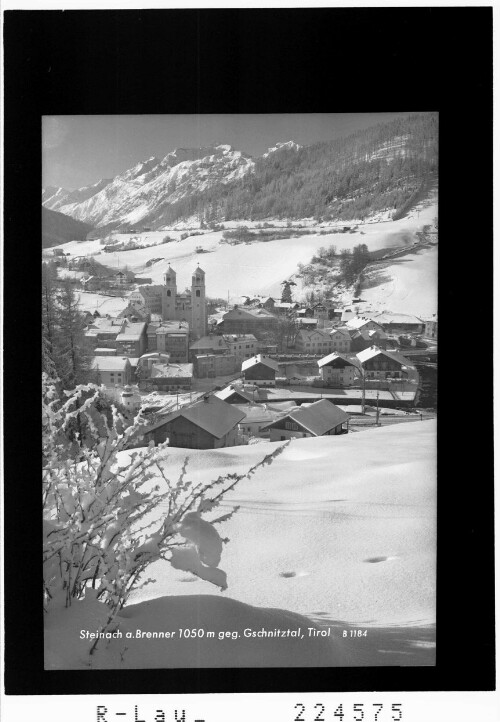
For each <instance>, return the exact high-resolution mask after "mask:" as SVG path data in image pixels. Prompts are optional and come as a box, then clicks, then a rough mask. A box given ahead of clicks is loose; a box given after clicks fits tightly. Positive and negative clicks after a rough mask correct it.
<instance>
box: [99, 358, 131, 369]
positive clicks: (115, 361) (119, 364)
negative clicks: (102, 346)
mask: <svg viewBox="0 0 500 722" xmlns="http://www.w3.org/2000/svg"><path fill="white" fill-rule="evenodd" d="M127 365H130V360H129V359H128V358H126V357H125V356H95V357H94V359H93V360H92V368H98V369H99V371H124V370H125V369H126V367H127Z"/></svg>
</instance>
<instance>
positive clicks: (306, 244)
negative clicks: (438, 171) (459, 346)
mask: <svg viewBox="0 0 500 722" xmlns="http://www.w3.org/2000/svg"><path fill="white" fill-rule="evenodd" d="M436 216H437V197H436V196H435V195H434V196H433V197H432V198H431V199H430V201H428V202H426V203H423V204H420V205H419V206H417V207H416V208H415V209H413V210H412V212H411V213H410V214H409V215H408V216H407V217H406V218H402V219H401V220H399V221H390V220H386V221H381V222H374V221H373V219H371V220H369V221H367V222H366V223H360V224H359V227H358V229H357V231H356V232H354V233H334V232H332V233H327V234H324V235H319V234H312V235H304V236H301V237H298V238H286V239H281V240H275V241H269V242H252V243H250V244H239V245H234V246H230V245H227V244H221V243H220V241H221V239H222V233H223V231H212V232H208V233H205V232H204V233H203V234H202V235H197V236H191V237H189V238H185V239H184V240H182V241H181V240H180V235H181V232H180V231H179V230H169V229H166V230H162V231H155V232H147V233H142V234H113V237H114V238H116V239H117V240H119V241H126V240H128V239H130V238H137V237H138V236H139V237H140V239H141V243H142V244H149V243H151V244H158V245H152V246H149V247H145V248H139V249H136V250H133V251H117V252H116V253H104V252H103V246H101V245H100V243H99V241H98V240H93V241H83V242H77V241H72V242H70V243H66V244H64V245H63V246H60V248H64V251H65V252H66V253H70V254H71V256H72V257H74V256H85V255H89V256H95V255H96V254H97V257H98V260H99V261H100V262H102V263H104V264H105V265H108V266H110V267H113V268H123V267H124V266H127V267H128V268H129V269H130V270H131V271H133V272H134V273H136V274H137V275H139V276H142V277H146V278H151V279H152V282H153V283H163V274H164V273H165V271H166V270H167V268H168V265H169V263H171V265H172V267H173V268H174V270H175V271H176V272H177V281H178V286H179V290H182V289H183V288H184V287H185V286H190V284H191V274H192V272H193V271H194V269H195V268H196V265H197V264H198V263H199V264H200V266H201V267H202V268H203V270H204V271H205V272H206V279H207V295H208V296H211V297H221V298H227V296H228V293H229V297H230V300H231V301H232V302H237V299H238V298H239V297H241V295H242V294H247V295H254V296H257V295H260V296H275V297H279V296H281V290H282V286H281V283H282V281H283V280H284V279H286V278H289V277H290V276H292V275H293V274H295V273H296V272H297V264H298V263H303V264H307V263H309V262H310V260H311V258H312V256H313V255H314V254H315V253H316V252H317V251H318V250H319V248H321V247H322V246H325V247H328V246H330V245H335V246H336V247H337V250H338V251H341V250H342V249H344V248H353V247H354V246H356V245H359V244H360V243H365V244H366V245H367V246H368V249H369V250H370V251H376V250H381V249H385V248H396V247H400V246H405V245H410V244H411V243H413V242H414V241H415V240H416V237H415V235H414V234H415V231H417V230H419V229H421V228H422V226H424V225H433V222H434V219H435V218H436ZM236 225H246V226H248V227H255V226H256V223H249V222H248V223H247V222H241V223H234V224H225V226H226V227H228V228H229V227H232V226H236ZM273 225H276V226H279V225H280V223H279V222H274V221H273ZM281 225H285V221H283V222H282V224H281ZM335 225H336V226H337V227H338V225H339V224H335ZM341 225H342V224H341ZM346 225H353V222H349V224H347V223H346ZM271 230H272V229H271ZM322 230H323V231H324V230H325V228H323V229H322ZM165 235H169V236H171V237H172V238H173V239H174V240H173V241H172V242H170V243H165V244H162V243H160V242H161V241H162V240H163V238H164V237H165ZM200 248H201V249H202V250H203V251H204V252H203V253H197V252H196V251H197V249H200ZM153 258H161V259H162V260H161V261H159V262H157V263H154V264H153V265H152V266H149V267H148V266H146V263H147V262H148V261H149V260H150V259H153ZM419 258H420V260H417V258H416V257H415V256H413V257H411V256H409V258H408V259H407V258H406V257H405V258H404V259H401V258H398V259H395V260H393V261H392V263H391V264H390V266H388V268H387V269H386V272H385V275H387V276H388V277H390V278H391V279H394V278H396V279H399V278H400V270H401V279H400V280H399V281H398V282H395V281H394V280H391V281H390V282H389V280H388V281H387V282H386V283H385V285H384V284H383V286H382V287H380V286H379V287H375V288H374V289H372V290H371V292H370V293H369V294H368V296H367V297H369V299H370V300H373V302H374V303H376V304H378V302H379V301H380V302H381V303H382V301H383V298H385V297H386V296H387V297H388V304H387V306H386V307H390V308H391V310H392V311H399V312H401V313H415V314H417V315H419V314H420V315H423V314H427V313H435V312H436V304H435V297H436V294H437V289H436V276H437V273H436V252H433V253H430V255H428V256H425V254H421V255H420V256H419ZM423 258H425V259H426V260H422V259H423ZM297 282H298V285H297V287H296V288H295V290H294V295H295V297H296V298H297V299H299V300H300V299H301V298H302V297H303V296H304V295H305V293H306V291H307V290H308V289H307V287H302V283H301V280H300V279H297ZM395 283H396V285H395ZM417 287H418V289H417ZM364 295H365V294H363V297H364ZM430 299H432V301H431V300H430ZM420 306H422V308H420ZM92 310H95V309H92Z"/></svg>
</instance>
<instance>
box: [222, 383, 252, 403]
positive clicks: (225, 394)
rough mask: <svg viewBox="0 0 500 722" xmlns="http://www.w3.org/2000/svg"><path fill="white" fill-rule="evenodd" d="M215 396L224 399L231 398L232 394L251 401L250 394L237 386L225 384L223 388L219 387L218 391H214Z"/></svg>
mask: <svg viewBox="0 0 500 722" xmlns="http://www.w3.org/2000/svg"><path fill="white" fill-rule="evenodd" d="M215 396H217V398H218V399H221V400H222V401H225V400H226V399H229V398H231V397H232V396H240V397H241V398H242V399H246V400H247V401H252V394H251V393H249V392H247V391H244V390H243V389H242V388H241V387H239V386H232V385H231V386H226V388H225V389H221V390H220V391H216V393H215Z"/></svg>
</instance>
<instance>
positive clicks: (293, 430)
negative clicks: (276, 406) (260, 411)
mask: <svg viewBox="0 0 500 722" xmlns="http://www.w3.org/2000/svg"><path fill="white" fill-rule="evenodd" d="M348 421H349V417H348V416H347V414H346V413H345V411H342V409H339V407H338V406H335V404H332V403H331V401H328V400H327V399H321V400H320V401H315V402H314V403H312V404H302V406H299V407H297V408H296V409H292V410H291V411H289V412H288V413H286V414H285V415H284V416H282V417H281V418H280V419H277V420H276V421H273V422H272V423H271V424H268V426H267V428H268V429H269V431H270V440H271V441H285V440H286V439H292V438H294V439H301V438H307V437H311V436H335V435H337V434H343V433H345V432H346V431H347V424H348Z"/></svg>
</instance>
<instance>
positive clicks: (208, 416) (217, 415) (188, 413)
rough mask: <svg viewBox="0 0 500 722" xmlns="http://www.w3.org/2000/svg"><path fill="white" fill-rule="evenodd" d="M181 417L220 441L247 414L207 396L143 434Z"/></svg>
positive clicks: (146, 429)
mask: <svg viewBox="0 0 500 722" xmlns="http://www.w3.org/2000/svg"><path fill="white" fill-rule="evenodd" d="M179 416H182V417H183V418H185V419H187V420H188V421H191V423H193V424H194V425H195V426H199V427H200V428H201V429H204V431H207V432H208V433H209V434H211V435H212V436H215V438H217V439H220V438H222V437H223V436H225V435H226V434H227V433H228V432H229V431H231V429H233V428H234V427H235V426H236V425H237V424H239V423H240V421H241V420H242V419H244V418H245V414H244V413H243V412H242V411H240V410H239V409H236V408H235V407H234V405H231V404H227V403H226V402H225V401H222V400H221V399H219V398H217V397H216V396H205V397H204V398H202V399H201V400H200V401H197V402H196V403H194V404H192V406H188V407H187V408H184V409H179V410H178V411H175V412H174V413H172V414H168V415H167V416H165V417H164V418H163V419H162V420H161V421H159V422H158V423H157V424H155V425H154V426H150V427H149V428H145V429H144V430H143V433H148V432H150V431H154V430H155V429H158V428H159V427H161V426H164V424H167V423H170V422H171V421H173V420H174V419H177V418H178V417H179Z"/></svg>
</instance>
